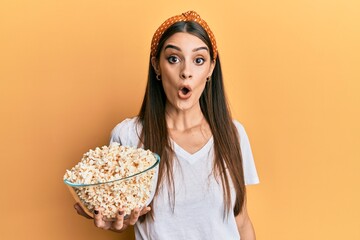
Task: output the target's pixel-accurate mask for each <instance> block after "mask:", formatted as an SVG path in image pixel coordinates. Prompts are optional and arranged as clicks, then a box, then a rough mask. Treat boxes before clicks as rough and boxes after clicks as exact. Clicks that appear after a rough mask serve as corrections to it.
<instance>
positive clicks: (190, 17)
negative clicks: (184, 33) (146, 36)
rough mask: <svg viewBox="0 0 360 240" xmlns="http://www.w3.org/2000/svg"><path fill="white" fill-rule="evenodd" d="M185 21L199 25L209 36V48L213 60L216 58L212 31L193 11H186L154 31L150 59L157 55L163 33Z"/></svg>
mask: <svg viewBox="0 0 360 240" xmlns="http://www.w3.org/2000/svg"><path fill="white" fill-rule="evenodd" d="M185 21H193V22H196V23H198V24H200V26H201V27H202V28H203V29H204V30H205V31H206V33H207V35H208V36H209V38H210V41H211V46H212V48H213V51H214V60H215V59H216V57H217V46H216V41H215V36H214V34H213V33H212V31H211V30H210V28H209V26H208V25H207V23H206V22H205V21H204V20H203V19H201V18H200V16H199V14H197V13H196V12H195V11H188V12H185V13H183V14H181V15H177V16H174V17H171V18H169V19H168V20H166V21H165V22H164V23H163V24H161V25H160V27H159V28H158V29H157V30H156V32H155V34H154V36H153V39H152V41H151V56H152V57H155V56H156V54H157V51H156V49H157V47H158V45H159V40H160V38H161V37H162V35H163V34H164V32H165V31H166V30H167V29H168V28H169V27H170V26H171V25H173V24H174V23H177V22H185Z"/></svg>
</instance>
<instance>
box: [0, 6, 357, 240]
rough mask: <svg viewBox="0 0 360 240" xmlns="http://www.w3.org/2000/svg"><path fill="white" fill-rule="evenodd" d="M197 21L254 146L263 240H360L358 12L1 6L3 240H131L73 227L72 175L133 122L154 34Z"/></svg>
mask: <svg viewBox="0 0 360 240" xmlns="http://www.w3.org/2000/svg"><path fill="white" fill-rule="evenodd" d="M190 9H194V10H196V11H197V12H198V13H199V14H200V15H201V16H202V17H203V18H204V19H206V20H207V22H208V23H209V25H210V26H211V28H212V30H213V31H214V33H215V36H216V37H217V40H218V45H219V51H220V56H221V60H222V63H223V71H224V77H225V81H226V89H227V93H228V97H229V100H230V103H231V108H232V111H233V115H234V117H235V118H237V119H238V120H240V121H241V122H242V123H243V124H244V125H245V128H246V129H247V131H248V134H249V137H250V140H251V144H252V148H253V153H254V156H255V160H256V165H257V168H258V172H259V176H260V180H261V184H260V185H257V186H251V187H249V190H248V205H249V206H248V207H249V212H250V214H251V217H252V220H253V223H254V226H255V228H256V232H257V236H258V239H270V240H272V239H277V240H289V239H291V240H300V239H301V240H302V239H326V240H330V239H360V206H359V203H360V185H359V183H360V174H359V170H360V161H359V160H360V153H359V147H360V127H359V126H360V124H359V123H360V97H359V95H360V70H359V68H360V1H358V0H338V1H335V0H333V1H329V0H292V1H288V0H282V1H280V0H273V1H269V0H258V1H235V0H234V1H230V0H229V1H226V0H223V1H205V0H203V1H165V0H164V1H142V2H141V1H120V0H103V1H99V0H97V1H95V0H82V1H80V0H62V1H54V0H53V1H50V0H43V1H41V0H32V1H25V0H23V1H15V0H8V1H4V0H2V1H1V3H0V80H1V82H0V107H1V108H0V111H1V112H0V113H1V119H0V131H1V132H0V134H1V140H0V146H1V152H0V156H1V160H0V164H1V165H0V169H1V174H0V182H1V197H0V201H1V202H0V206H1V208H2V209H1V211H0V212H1V214H0V217H1V220H0V228H1V230H0V238H1V239H84V240H85V239H86V240H91V239H94V240H95V239H132V238H133V237H132V230H131V229H130V230H129V231H127V232H126V233H124V234H122V235H119V234H116V233H112V232H107V231H103V230H100V229H97V228H95V227H94V226H93V224H92V222H91V221H89V220H86V219H84V218H81V217H79V216H77V215H76V213H75V210H74V209H73V207H72V205H73V199H72V198H71V195H70V193H69V192H68V190H67V188H66V187H65V185H64V184H63V182H62V177H63V174H64V172H65V169H66V168H70V167H72V166H73V165H74V164H75V163H77V162H78V161H79V160H80V159H81V156H82V154H83V153H84V152H86V151H87V150H88V149H90V148H94V147H95V146H101V145H105V144H107V143H108V138H109V134H110V131H111V129H112V128H113V127H114V126H115V125H116V124H117V123H118V122H120V121H121V120H122V119H124V118H125V117H129V116H134V115H136V114H137V112H138V110H139V107H140V103H141V100H142V96H143V93H144V89H145V82H146V76H147V67H148V55H149V48H150V41H151V37H152V34H153V33H154V31H155V30H156V28H157V27H158V26H159V25H160V24H161V23H162V22H163V21H164V20H165V19H166V18H167V17H170V16H172V15H175V14H179V13H181V12H184V11H187V10H190ZM194 218H196V213H194Z"/></svg>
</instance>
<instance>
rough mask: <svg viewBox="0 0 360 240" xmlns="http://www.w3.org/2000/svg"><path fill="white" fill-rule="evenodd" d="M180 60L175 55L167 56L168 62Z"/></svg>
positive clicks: (172, 62)
mask: <svg viewBox="0 0 360 240" xmlns="http://www.w3.org/2000/svg"><path fill="white" fill-rule="evenodd" d="M179 61H180V59H179V58H178V57H176V56H170V57H168V62H169V63H171V64H174V63H178V62H179Z"/></svg>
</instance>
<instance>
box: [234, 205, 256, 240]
mask: <svg viewBox="0 0 360 240" xmlns="http://www.w3.org/2000/svg"><path fill="white" fill-rule="evenodd" d="M235 220H236V225H237V227H238V230H239V233H240V237H241V240H256V236H255V231H254V227H253V225H252V223H251V220H250V217H249V215H248V212H247V207H246V200H245V202H244V206H243V209H242V211H241V213H240V214H239V215H237V216H236V217H235Z"/></svg>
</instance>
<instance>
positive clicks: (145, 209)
mask: <svg viewBox="0 0 360 240" xmlns="http://www.w3.org/2000/svg"><path fill="white" fill-rule="evenodd" d="M150 211H151V207H144V208H143V209H141V211H140V215H139V216H142V215H145V214H147V213H148V212H150Z"/></svg>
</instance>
